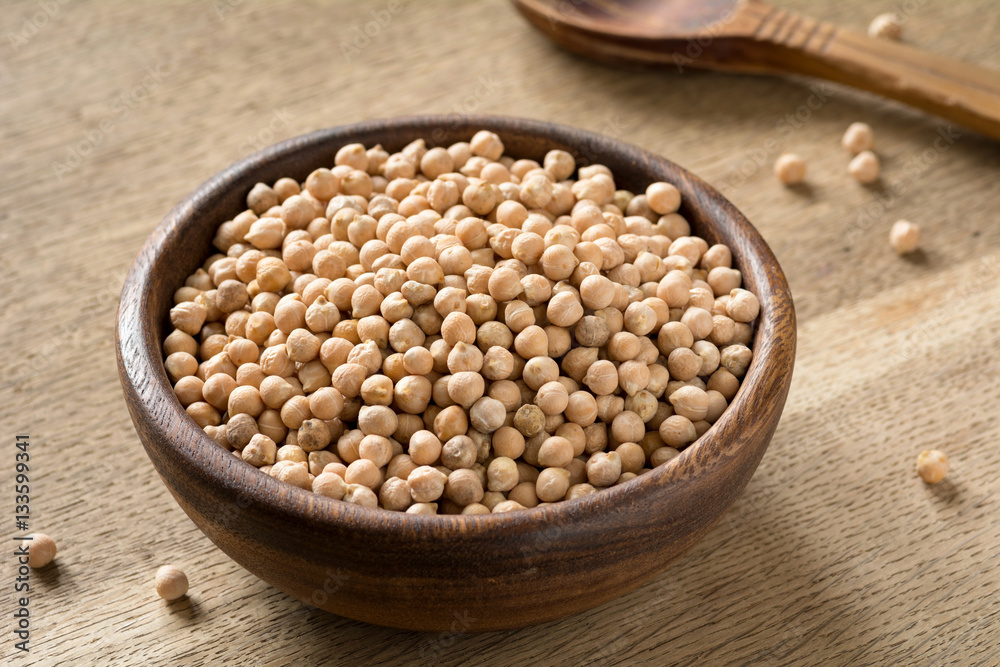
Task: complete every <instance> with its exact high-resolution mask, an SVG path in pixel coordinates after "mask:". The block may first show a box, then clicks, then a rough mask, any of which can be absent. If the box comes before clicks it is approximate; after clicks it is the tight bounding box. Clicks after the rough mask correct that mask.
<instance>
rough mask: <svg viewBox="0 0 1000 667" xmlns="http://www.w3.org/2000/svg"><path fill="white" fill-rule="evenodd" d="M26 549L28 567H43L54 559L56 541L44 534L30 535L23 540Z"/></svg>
mask: <svg viewBox="0 0 1000 667" xmlns="http://www.w3.org/2000/svg"><path fill="white" fill-rule="evenodd" d="M23 546H25V547H27V549H28V567H30V568H33V569H38V568H40V567H45V566H46V565H48V564H49V563H51V562H52V560H53V559H54V558H55V557H56V541H55V540H53V539H52V538H51V537H49V536H48V535H46V534H45V533H32V534H31V535H28V536H27V537H26V538H25V539H24V540H23Z"/></svg>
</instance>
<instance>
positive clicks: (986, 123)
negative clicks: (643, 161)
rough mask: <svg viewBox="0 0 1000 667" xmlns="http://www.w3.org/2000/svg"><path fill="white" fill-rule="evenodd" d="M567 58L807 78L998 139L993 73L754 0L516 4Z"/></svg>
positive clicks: (998, 86) (534, 0)
mask: <svg viewBox="0 0 1000 667" xmlns="http://www.w3.org/2000/svg"><path fill="white" fill-rule="evenodd" d="M514 4H515V5H516V6H517V8H518V9H519V10H520V11H521V13H522V14H524V15H525V16H526V17H527V18H528V20H529V21H531V22H532V23H533V24H534V25H535V27H537V28H538V29H539V30H541V31H542V32H544V33H545V34H546V35H548V36H549V37H550V38H551V39H552V40H553V41H555V42H556V43H557V44H559V45H560V46H563V47H565V48H567V49H569V50H570V51H574V52H576V53H580V54H583V55H586V56H590V57H593V58H597V59H599V60H604V61H609V62H617V63H641V64H647V65H659V66H664V65H665V66H674V67H677V68H678V69H679V70H680V71H683V70H684V69H685V68H688V67H700V68H707V69H718V70H728V71H733V72H749V73H768V74H773V73H790V74H806V75H809V76H815V77H820V78H823V79H829V80H830V81H836V82H837V83H843V84H847V85H849V86H854V87H855V88H861V89H863V90H867V91H870V92H873V93H878V94H879V95H884V96H886V97H891V98H893V99H895V100H899V101H900V102H905V103H906V104H910V105H912V106H914V107H917V108H918V109H923V110H924V111H928V112H930V113H933V114H936V115H938V116H941V117H942V118H945V119H947V120H950V121H953V122H955V123H959V124H961V125H964V126H966V127H969V128H972V129H974V130H977V131H979V132H981V133H983V134H985V135H987V136H989V137H992V138H994V139H1000V73H998V72H994V71H991V70H988V69H985V68H982V67H977V66H975V65H970V64H968V63H963V62H960V61H958V60H952V59H950V58H946V57H944V56H939V55H936V54H932V53H927V52H925V51H920V50H918V49H915V48H912V47H909V46H906V45H903V44H898V43H895V42H891V41H888V40H882V39H872V38H870V37H866V36H865V35H859V34H857V33H854V32H850V31H848V30H842V29H840V28H838V27H836V26H834V25H831V24H829V23H823V22H822V21H816V20H815V19H810V18H806V17H804V16H800V15H799V14H795V13H794V12H790V11H786V10H784V9H780V8H778V7H774V6H771V5H769V4H767V3H765V2H763V1H762V0H618V1H616V0H514Z"/></svg>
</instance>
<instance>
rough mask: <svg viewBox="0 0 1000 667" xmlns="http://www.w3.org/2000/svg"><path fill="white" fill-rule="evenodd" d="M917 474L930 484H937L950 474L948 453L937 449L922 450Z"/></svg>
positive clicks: (918, 460) (918, 457) (918, 458)
mask: <svg viewBox="0 0 1000 667" xmlns="http://www.w3.org/2000/svg"><path fill="white" fill-rule="evenodd" d="M917 474H918V475H920V479H922V480H924V481H925V482H927V483H928V484H937V483H938V482H940V481H941V480H942V479H944V476H945V475H946V474H948V455H947V454H945V453H944V452H942V451H940V450H937V449H929V450H926V451H923V452H920V455H919V456H917Z"/></svg>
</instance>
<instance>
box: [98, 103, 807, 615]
mask: <svg viewBox="0 0 1000 667" xmlns="http://www.w3.org/2000/svg"><path fill="white" fill-rule="evenodd" d="M482 128H487V129H490V130H492V131H494V132H496V133H497V134H499V135H500V137H501V138H502V139H503V142H504V144H505V146H506V151H507V154H509V155H513V156H517V157H525V158H534V159H536V160H540V159H541V158H542V156H543V155H544V154H545V152H546V151H548V150H550V149H553V148H560V149H563V150H567V151H570V152H571V153H573V154H574V155H576V156H577V160H578V164H586V163H593V162H600V163H603V164H606V165H607V166H608V167H610V168H611V170H612V171H613V172H614V174H615V176H616V180H617V182H618V183H619V184H620V187H624V188H629V189H633V190H638V191H643V190H645V187H646V185H647V184H648V183H650V182H652V181H659V180H665V181H669V182H671V183H674V184H675V185H676V186H677V187H678V188H679V189H680V191H681V193H682V194H683V196H684V205H683V207H682V210H681V212H682V213H683V214H684V215H685V216H686V217H687V218H688V220H690V222H691V225H692V228H693V231H694V233H697V234H699V235H701V236H702V237H704V238H705V239H706V240H708V241H709V243H716V242H719V243H725V244H727V245H729V247H730V248H731V249H732V250H733V255H734V260H735V265H736V266H737V268H739V269H740V270H741V271H742V272H743V277H744V282H745V285H746V286H747V288H748V289H750V290H752V291H753V292H755V293H756V294H757V295H758V296H759V297H760V301H761V315H760V318H759V321H758V325H757V331H756V337H755V341H754V344H753V351H754V358H753V363H752V365H751V366H750V369H749V371H748V372H747V375H746V378H745V379H744V382H743V386H742V387H741V389H740V391H739V393H738V394H737V396H736V397H735V398H734V400H733V402H732V404H731V405H730V407H729V409H728V410H727V411H726V412H725V414H724V415H723V416H722V417H721V418H720V419H719V421H718V422H717V423H716V424H715V425H713V426H712V428H711V429H710V430H709V431H708V432H707V433H705V435H703V436H702V437H701V438H700V439H699V440H698V441H697V442H696V443H694V444H693V445H691V446H690V447H688V448H687V449H686V450H685V451H684V452H683V453H682V455H681V456H679V457H677V458H676V459H674V460H673V461H671V462H670V463H668V464H667V465H664V466H661V467H659V468H657V469H655V470H654V471H652V472H650V473H647V474H644V475H641V476H640V477H638V478H637V479H634V480H632V481H630V482H627V483H625V484H622V485H620V486H615V487H613V488H611V489H607V490H604V491H600V492H598V493H595V494H592V495H589V496H585V497H583V498H580V499H577V500H573V501H569V502H561V503H557V504H555V505H550V506H546V507H541V508H535V509H531V510H527V511H522V512H513V513H508V514H498V515H485V516H414V515H409V514H404V513H399V512H388V511H382V510H372V509H365V508H361V507H358V506H356V505H350V504H348V503H343V502H339V501H335V500H332V499H330V498H326V497H323V496H320V495H316V494H313V493H310V492H306V491H303V490H301V489H299V488H296V487H293V486H290V485H288V484H285V483H283V482H279V481H278V480H276V479H273V478H271V477H269V476H268V475H266V474H264V473H262V472H260V471H258V470H257V469H255V468H253V467H251V466H249V465H247V464H246V463H244V462H242V461H241V460H239V459H238V458H236V457H234V456H233V455H232V454H230V453H229V452H226V451H225V450H223V449H222V448H220V447H219V446H218V445H216V444H215V443H214V442H213V441H212V440H211V439H210V438H209V437H208V436H207V435H206V434H205V433H204V432H203V431H202V430H201V429H200V428H199V427H198V426H197V425H196V424H195V423H194V421H193V420H192V419H190V418H189V417H188V416H187V414H186V413H185V412H184V410H183V408H182V407H181V405H180V403H179V402H178V401H177V399H176V398H175V397H174V394H173V391H172V389H171V386H170V382H169V380H168V379H167V374H166V372H165V370H164V367H163V360H162V354H161V351H160V350H161V341H162V339H163V334H164V326H165V324H166V323H167V314H168V311H169V308H170V306H171V305H172V297H173V293H174V290H175V289H177V288H178V287H179V286H180V285H182V284H183V283H184V279H185V278H186V277H187V276H188V275H189V274H190V273H191V272H192V271H194V269H195V268H197V267H198V266H200V265H201V263H202V262H203V261H204V260H205V258H206V257H207V256H208V255H209V253H210V247H211V239H212V235H213V233H214V230H215V228H216V226H217V225H218V224H219V223H221V222H223V221H224V220H227V219H230V218H232V217H233V216H234V215H235V214H236V213H238V212H240V211H241V210H243V209H244V208H245V204H244V202H245V198H246V195H247V192H248V191H249V190H250V188H251V187H252V186H253V185H254V184H255V183H257V182H258V181H263V182H265V183H272V182H274V181H275V180H276V179H278V178H279V177H282V176H291V177H293V178H296V179H298V180H303V179H304V178H305V177H306V175H307V174H309V172H311V171H312V170H313V169H315V168H317V167H320V166H330V165H332V164H333V159H334V155H335V153H336V152H337V149H338V148H339V147H341V146H342V145H344V144H347V143H353V142H361V143H363V144H365V145H369V146H370V145H373V144H375V143H381V144H382V145H383V146H385V147H386V148H387V149H388V150H389V151H396V150H399V149H400V148H402V147H403V146H404V145H405V144H406V143H408V142H409V141H411V140H412V139H415V138H417V137H424V138H425V139H427V140H428V143H434V144H448V143H451V142H454V141H460V140H468V139H469V138H470V137H471V136H472V134H473V133H474V132H475V131H476V130H479V129H482ZM117 351H118V372H119V376H120V378H121V383H122V387H123V389H124V394H125V400H126V402H127V403H128V408H129V412H130V413H131V415H132V421H133V422H134V423H135V428H136V431H137V433H138V434H139V439H140V440H141V441H142V444H143V446H144V447H145V449H146V453H147V454H148V455H149V458H150V459H151V460H152V462H153V465H154V466H155V467H156V470H157V471H158V472H159V474H160V476H161V478H162V479H163V481H164V483H165V484H166V485H167V487H168V488H169V489H170V492H171V493H172V494H173V495H174V498H176V499H177V502H178V503H180V505H181V507H183V508H184V511H185V512H187V513H188V516H190V517H191V519H192V520H193V521H194V522H195V524H197V525H198V527H199V528H201V530H202V531H204V533H205V534H206V535H208V537H209V538H210V539H211V540H212V541H213V542H215V544H217V545H218V546H219V548H220V549H222V550H223V551H225V552H226V553H227V554H229V555H230V556H231V557H232V558H233V559H234V560H235V561H236V562H238V563H239V564H240V565H242V566H243V567H245V568H246V569H248V570H249V571H250V572H252V573H254V574H255V575H257V576H258V577H260V578H261V579H263V580H264V581H267V582H268V583H270V584H272V585H274V586H276V587H277V588H279V589H280V590H282V591H284V592H286V593H288V594H289V595H292V596H294V597H296V598H299V599H300V600H303V601H304V602H307V603H309V604H311V605H315V606H317V607H320V608H322V609H326V610H328V611H331V612H334V613H336V614H340V615H343V616H347V617H349V618H354V619H358V620H362V621H367V622H369V623H377V624H380V625H388V626H394V627H399V628H409V629H416V630H434V631H444V630H455V629H456V628H455V626H456V624H459V625H461V628H459V629H460V630H461V631H478V630H497V629H506V628H516V627H521V626H525V625H530V624H534V623H540V622H543V621H548V620H551V619H555V618H559V617H562V616H567V615H570V614H575V613H577V612H580V611H583V610H585V609H589V608H591V607H595V606H597V605H599V604H601V603H603V602H607V601H608V600H611V599H612V598H615V597H618V596H620V595H622V594H624V593H627V592H628V591H630V590H632V589H634V588H636V587H638V586H640V585H641V584H643V583H644V582H646V581H647V580H649V579H650V578H652V577H653V576H655V575H656V574H657V573H659V572H661V571H662V570H663V569H664V568H665V567H666V566H667V564H668V563H669V562H670V561H672V560H674V559H675V558H677V557H678V556H680V555H681V554H683V553H684V552H685V551H687V550H688V549H690V548H691V547H692V546H693V545H694V544H695V543H696V542H697V541H698V540H700V539H701V538H702V537H704V536H705V534H706V533H708V531H709V530H711V529H712V527H713V526H714V525H715V524H716V523H717V522H718V521H719V519H720V518H721V517H722V515H723V513H724V512H725V511H726V509H727V508H728V507H729V506H730V505H731V504H732V502H733V501H734V500H735V499H736V498H737V496H739V495H740V493H741V492H742V491H743V489H744V487H745V486H746V484H747V482H748V481H749V480H750V477H751V476H752V475H753V473H754V470H756V468H757V465H758V463H759V462H760V459H761V457H762V456H763V454H764V450H765V449H766V448H767V445H768V443H769V442H770V440H771V436H772V435H773V433H774V429H775V427H776V426H777V424H778V419H779V417H780V415H781V410H782V407H783V406H784V403H785V397H786V396H787V393H788V386H789V383H790V382H791V378H792V365H793V362H794V357H795V314H794V310H793V306H792V298H791V294H790V293H789V290H788V284H787V283H786V281H785V277H784V275H783V274H782V272H781V269H780V268H779V267H778V263H777V261H776V260H775V257H774V255H773V254H772V253H771V250H770V249H769V248H768V247H767V244H766V243H765V242H764V240H763V239H762V238H761V237H760V235H759V234H758V233H757V231H756V230H755V229H754V228H753V227H752V226H751V225H750V223H749V222H748V221H747V220H746V218H744V217H743V216H742V215H741V214H740V212H739V211H737V210H736V208H735V207H733V205H732V204H731V203H730V202H728V201H727V200H726V199H724V198H723V197H722V196H721V195H720V194H719V193H718V192H716V191H715V190H714V189H712V188H711V187H709V186H708V185H707V184H705V183H704V182H702V181H701V180H700V179H698V178H697V177H696V176H694V175H692V174H690V173H688V172H687V171H685V170H683V169H681V168H680V167H678V166H677V165H675V164H673V163H671V162H669V161H667V160H665V159H663V158H661V157H658V156H656V155H653V154H651V153H648V152H646V151H643V150H641V149H639V148H636V147H635V146H631V145H629V144H625V143H622V142H620V141H616V140H614V139H611V138H608V137H605V136H600V135H597V134H592V133H590V132H584V131H581V130H576V129H572V128H568V127H564V126H560V125H554V124H550V123H544V122H539V121H530V120H522V119H516V118H504V117H496V116H457V115H455V116H423V117H409V118H396V119H390V120H380V121H372V122H366V123H360V124H357V125H349V126H345V127H337V128H333V129H329V130H321V131H318V132H314V133H312V134H308V135H305V136H302V137H298V138H296V139H291V140H289V141H285V142H283V143H281V144H278V145H276V146H273V147H271V148H268V149H266V150H264V151H261V152H259V153H257V154H255V155H252V156H250V157H249V158H247V159H245V160H242V161H240V162H238V163H237V164H235V165H233V166H232V167H229V168H228V169H226V170H224V171H223V172H222V173H220V174H219V175H217V176H215V177H214V178H212V179H211V180H209V181H208V182H206V183H205V184H204V185H202V186H201V187H199V188H198V189H197V190H196V191H195V192H194V193H193V194H191V195H190V196H189V197H187V198H186V199H185V200H184V201H183V202H181V203H180V204H179V205H178V206H177V207H176V208H175V209H174V210H173V211H171V212H170V213H169V215H167V217H166V218H165V219H164V220H163V222H161V223H160V225H159V226H158V227H157V228H156V229H155V230H154V231H153V234H152V236H151V237H150V238H149V240H148V241H147V242H146V244H145V246H144V247H143V249H142V251H141V252H140V253H139V256H138V258H137V259H136V261H135V264H134V265H133V266H132V269H131V271H130V272H129V275H128V278H127V279H126V281H125V287H124V289H123V290H122V296H121V303H120V305H119V309H118V327H117Z"/></svg>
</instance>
